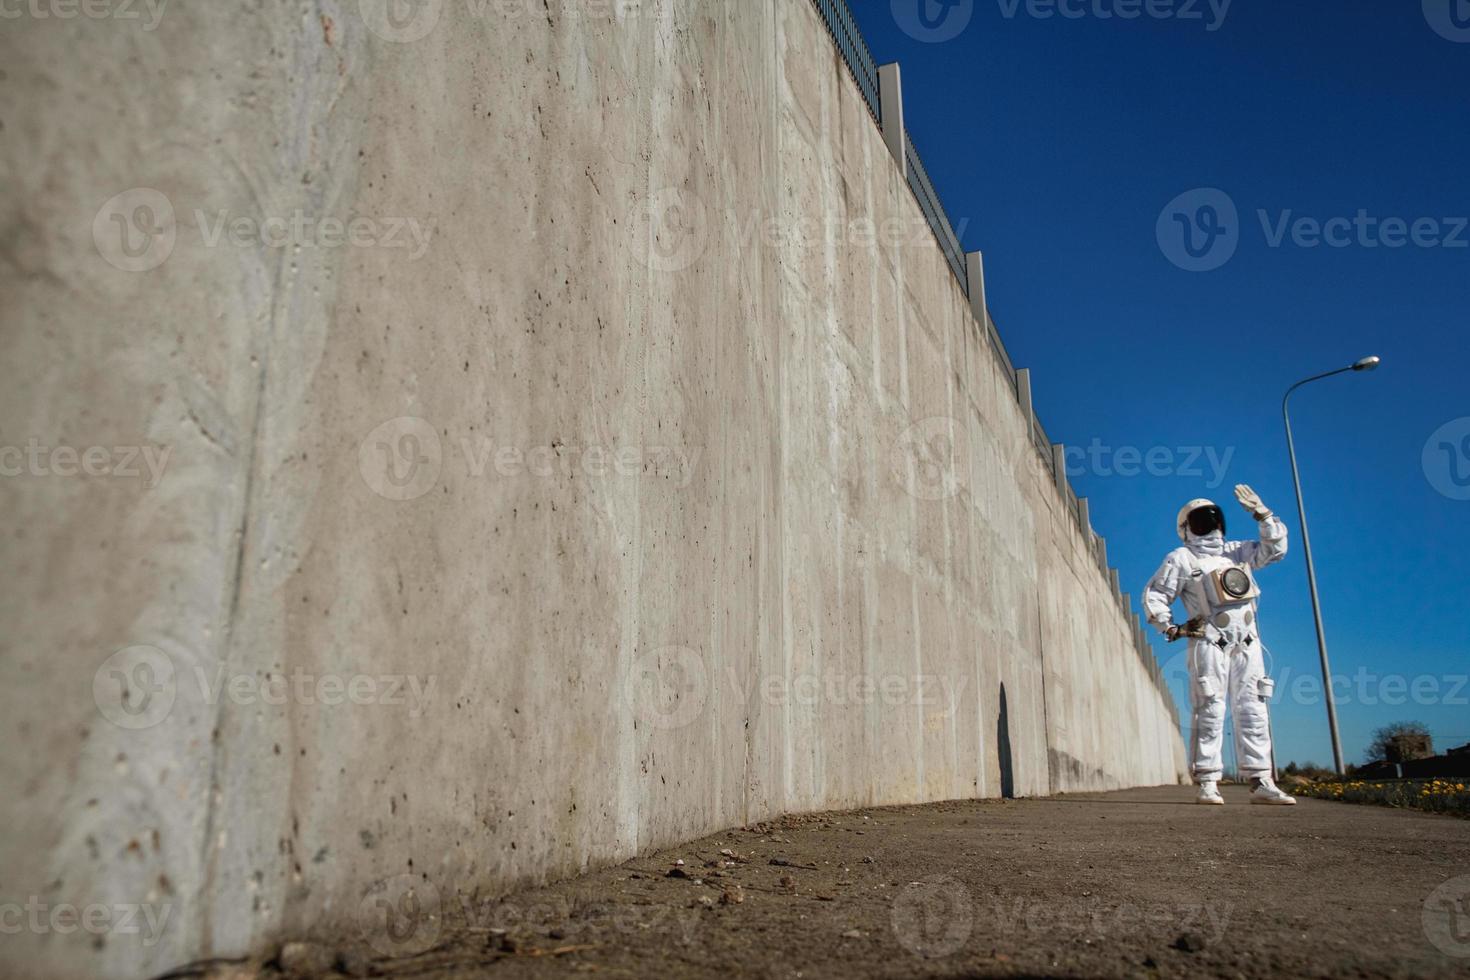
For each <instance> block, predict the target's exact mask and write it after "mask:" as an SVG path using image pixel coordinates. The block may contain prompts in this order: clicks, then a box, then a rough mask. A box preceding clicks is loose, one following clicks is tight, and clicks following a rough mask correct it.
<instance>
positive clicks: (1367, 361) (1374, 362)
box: [1353, 354, 1383, 371]
mask: <svg viewBox="0 0 1470 980" xmlns="http://www.w3.org/2000/svg"><path fill="white" fill-rule="evenodd" d="M1382 363H1383V358H1381V357H1379V356H1378V355H1377V354H1374V355H1373V356H1372V357H1365V358H1363V359H1362V360H1361V361H1359V362H1357V363H1356V364H1354V365H1353V370H1354V371H1372V370H1373V369H1374V368H1376V367H1378V365H1379V364H1382Z"/></svg>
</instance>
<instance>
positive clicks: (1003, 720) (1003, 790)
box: [995, 684, 1016, 800]
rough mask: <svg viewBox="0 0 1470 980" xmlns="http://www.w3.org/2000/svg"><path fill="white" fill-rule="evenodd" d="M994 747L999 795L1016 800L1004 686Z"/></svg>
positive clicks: (1009, 721)
mask: <svg viewBox="0 0 1470 980" xmlns="http://www.w3.org/2000/svg"><path fill="white" fill-rule="evenodd" d="M995 746H996V751H998V752H999V753H1000V795H1001V798H1002V799H1006V800H1014V799H1015V798H1016V777H1015V774H1014V773H1013V772H1012V771H1011V719H1010V715H1009V714H1008V713H1007V711H1006V686H1005V685H1004V684H1002V685H1001V686H1000V717H999V718H997V719H996V722H995Z"/></svg>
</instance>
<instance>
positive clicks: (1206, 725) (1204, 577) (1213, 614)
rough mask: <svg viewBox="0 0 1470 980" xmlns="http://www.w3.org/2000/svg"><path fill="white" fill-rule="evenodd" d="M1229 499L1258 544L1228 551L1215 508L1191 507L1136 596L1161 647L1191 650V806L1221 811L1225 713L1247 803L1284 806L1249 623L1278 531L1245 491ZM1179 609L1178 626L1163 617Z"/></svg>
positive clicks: (1276, 552)
mask: <svg viewBox="0 0 1470 980" xmlns="http://www.w3.org/2000/svg"><path fill="white" fill-rule="evenodd" d="M1235 496H1236V499H1237V500H1239V501H1240V503H1241V506H1243V507H1244V508H1245V509H1246V510H1248V511H1250V513H1251V516H1252V517H1254V518H1255V519H1256V521H1257V523H1258V524H1259V527H1260V539H1259V540H1258V541H1226V540H1225V514H1224V513H1223V512H1222V511H1221V510H1220V508H1219V507H1217V506H1216V505H1215V504H1214V502H1212V501H1209V500H1191V501H1190V502H1189V503H1187V504H1185V505H1184V508H1183V509H1182V510H1180V511H1179V517H1178V520H1177V521H1176V522H1175V525H1176V528H1177V530H1178V532H1179V537H1180V539H1181V540H1182V541H1183V542H1184V546H1183V547H1181V548H1176V549H1175V550H1173V551H1171V552H1170V553H1169V555H1168V557H1166V558H1165V559H1164V564H1163V565H1162V566H1160V568H1159V570H1158V571H1157V572H1155V573H1154V577H1153V578H1152V579H1150V580H1149V583H1148V585H1147V586H1146V587H1145V589H1144V593H1143V605H1144V610H1145V613H1146V614H1147V616H1148V621H1149V622H1151V623H1153V624H1154V626H1156V627H1158V629H1159V630H1160V631H1161V632H1162V633H1163V634H1164V635H1165V636H1167V637H1168V638H1169V641H1170V642H1173V641H1174V640H1178V639H1181V638H1188V640H1189V694H1190V704H1191V707H1192V708H1193V715H1194V726H1193V734H1192V738H1191V742H1192V745H1191V752H1192V762H1191V768H1192V769H1193V771H1194V778H1195V781H1196V782H1198V783H1199V798H1198V801H1197V802H1200V803H1207V804H1222V803H1224V802H1225V800H1224V798H1223V797H1221V796H1220V791H1219V788H1218V785H1217V784H1218V782H1219V779H1220V776H1221V774H1222V773H1223V770H1224V766H1223V762H1222V759H1221V746H1222V742H1223V736H1224V731H1225V708H1226V705H1227V704H1228V705H1229V707H1230V710H1231V712H1232V713H1233V714H1234V716H1235V750H1236V758H1237V759H1238V761H1239V768H1240V772H1241V774H1242V775H1243V776H1245V777H1248V778H1249V779H1250V781H1251V802H1252V803H1267V804H1278V805H1290V804H1294V803H1296V800H1295V799H1293V798H1292V797H1290V796H1288V795H1286V794H1285V793H1283V792H1282V791H1281V790H1280V789H1279V788H1278V787H1277V786H1276V783H1275V782H1274V781H1273V780H1272V778H1271V770H1272V765H1271V724H1270V718H1269V716H1268V714H1267V710H1268V709H1267V704H1268V702H1269V701H1270V699H1271V692H1272V689H1273V687H1274V686H1275V682H1273V681H1272V680H1271V679H1270V678H1269V677H1267V676H1266V667H1265V661H1264V658H1263V656H1262V653H1261V637H1260V632H1259V628H1258V624H1257V617H1256V600H1257V598H1258V597H1259V596H1260V594H1261V593H1260V589H1259V588H1258V587H1257V586H1256V580H1255V572H1257V571H1258V570H1260V569H1262V568H1264V567H1266V566H1267V565H1270V564H1272V563H1274V562H1278V561H1280V560H1281V559H1282V557H1283V556H1284V555H1285V554H1286V525H1285V524H1283V523H1281V521H1280V519H1278V518H1277V517H1276V516H1275V515H1274V514H1272V513H1271V511H1270V509H1269V508H1267V507H1266V505H1265V504H1264V503H1262V502H1261V498H1260V497H1259V496H1258V495H1257V494H1256V492H1255V491H1254V490H1252V489H1251V488H1250V487H1248V486H1246V485H1244V484H1242V485H1240V486H1238V487H1236V488H1235ZM1175 599H1180V600H1182V601H1183V602H1184V608H1185V611H1186V612H1187V613H1188V616H1189V620H1188V622H1187V623H1185V624H1184V625H1182V626H1180V625H1176V624H1175V623H1174V619H1173V615H1172V613H1171V611H1170V607H1171V606H1172V605H1173V604H1174V600H1175Z"/></svg>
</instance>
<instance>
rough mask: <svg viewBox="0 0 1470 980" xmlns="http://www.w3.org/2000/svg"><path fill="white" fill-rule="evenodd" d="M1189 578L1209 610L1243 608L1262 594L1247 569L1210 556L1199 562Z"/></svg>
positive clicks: (1246, 566) (1247, 566)
mask: <svg viewBox="0 0 1470 980" xmlns="http://www.w3.org/2000/svg"><path fill="white" fill-rule="evenodd" d="M1190 578H1191V580H1190V585H1191V587H1192V588H1194V589H1197V590H1198V592H1199V595H1200V597H1201V598H1203V599H1204V600H1205V602H1206V603H1207V604H1208V605H1209V607H1210V608H1211V609H1223V608H1228V607H1230V606H1240V605H1244V604H1245V603H1248V602H1251V601H1253V600H1255V599H1256V598H1258V597H1259V596H1260V594H1261V590H1260V587H1259V586H1257V585H1256V577H1255V576H1254V575H1252V574H1251V570H1250V566H1249V565H1243V564H1241V563H1239V562H1233V561H1230V560H1229V559H1227V558H1215V557H1211V558H1210V559H1209V560H1206V561H1202V562H1201V563H1200V567H1199V568H1198V569H1196V570H1195V572H1194V573H1193V575H1191V577H1190Z"/></svg>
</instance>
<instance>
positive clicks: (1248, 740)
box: [1229, 640, 1271, 779]
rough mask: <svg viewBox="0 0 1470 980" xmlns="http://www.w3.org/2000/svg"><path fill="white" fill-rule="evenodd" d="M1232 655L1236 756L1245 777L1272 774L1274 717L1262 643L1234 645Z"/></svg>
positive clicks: (1254, 641) (1231, 689) (1241, 773)
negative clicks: (1267, 692)
mask: <svg viewBox="0 0 1470 980" xmlns="http://www.w3.org/2000/svg"><path fill="white" fill-rule="evenodd" d="M1229 658H1230V712H1231V714H1233V715H1234V716H1235V758H1236V760H1237V761H1238V763H1239V768H1240V775H1241V777H1242V778H1245V779H1251V778H1263V777H1267V776H1270V775H1271V719H1270V708H1269V706H1268V702H1267V696H1266V690H1265V686H1264V685H1263V684H1262V680H1263V679H1264V678H1265V676H1266V665H1265V658H1264V657H1263V656H1262V655H1261V642H1260V641H1259V640H1253V642H1251V643H1240V644H1237V645H1236V646H1234V647H1232V648H1231V649H1230V652H1229Z"/></svg>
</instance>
